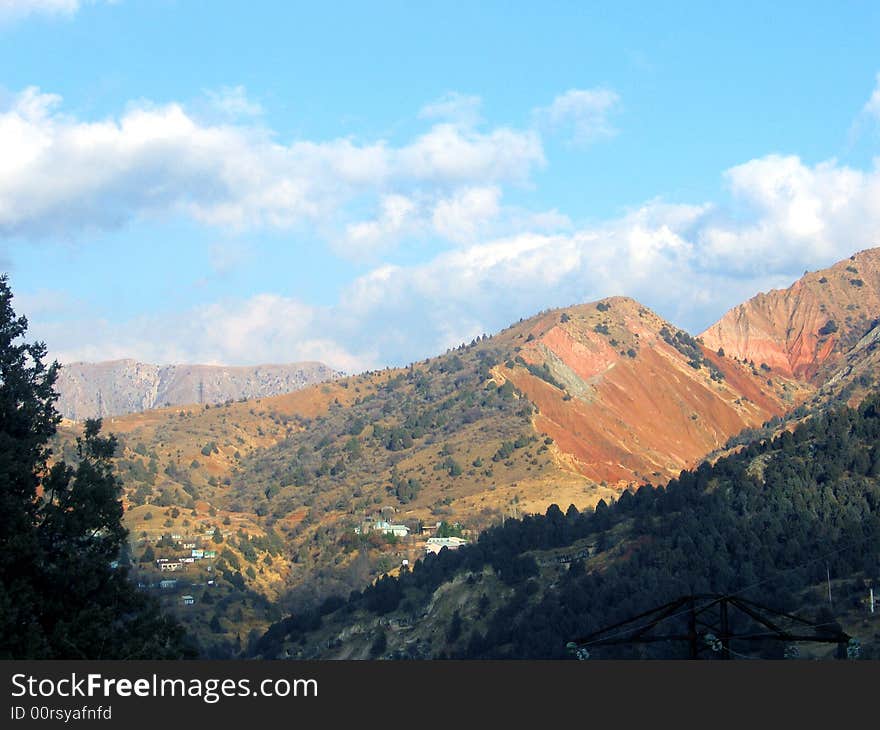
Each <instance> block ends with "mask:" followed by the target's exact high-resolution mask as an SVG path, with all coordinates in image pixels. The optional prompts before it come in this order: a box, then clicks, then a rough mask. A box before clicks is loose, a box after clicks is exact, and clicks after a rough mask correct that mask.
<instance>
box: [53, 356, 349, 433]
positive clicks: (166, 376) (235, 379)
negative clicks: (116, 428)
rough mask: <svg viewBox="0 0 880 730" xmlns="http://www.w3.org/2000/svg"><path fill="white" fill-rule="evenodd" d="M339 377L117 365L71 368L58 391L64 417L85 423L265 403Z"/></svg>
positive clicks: (293, 368)
mask: <svg viewBox="0 0 880 730" xmlns="http://www.w3.org/2000/svg"><path fill="white" fill-rule="evenodd" d="M338 376H339V373H337V372H335V371H334V370H332V369H331V368H329V367H327V366H326V365H323V364H322V363H318V362H301V363H292V364H289V365H257V366H253V367H226V366H217V365H151V364H148V363H142V362H137V361H136V360H113V361H109V362H97V363H87V362H76V363H70V364H69V365H65V366H64V367H63V368H62V369H61V374H60V376H59V378H58V382H57V384H56V390H57V391H58V393H59V396H60V397H59V399H58V410H59V411H60V412H61V415H62V416H64V417H65V418H68V419H71V420H84V419H86V418H95V417H106V416H119V415H122V414H125V413H135V412H138V411H145V410H149V409H151V408H157V407H160V406H177V405H184V404H187V403H222V402H224V401H226V400H239V399H242V398H263V397H266V396H272V395H280V394H282V393H288V392H291V391H294V390H297V389H299V388H303V387H305V386H307V385H311V384H313V383H317V382H321V381H324V380H330V379H332V378H335V377H338Z"/></svg>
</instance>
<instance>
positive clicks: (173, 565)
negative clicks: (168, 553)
mask: <svg viewBox="0 0 880 730" xmlns="http://www.w3.org/2000/svg"><path fill="white" fill-rule="evenodd" d="M182 569H183V563H181V562H180V561H179V560H173V561H172V560H168V561H166V562H164V563H160V564H159V570H161V571H162V572H163V573H173V572H174V571H175V570H182Z"/></svg>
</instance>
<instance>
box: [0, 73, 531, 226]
mask: <svg viewBox="0 0 880 730" xmlns="http://www.w3.org/2000/svg"><path fill="white" fill-rule="evenodd" d="M223 98H224V99H226V101H229V100H230V99H232V102H231V103H232V106H233V107H236V106H240V105H241V104H244V103H245V101H243V99H245V100H246V97H242V98H239V95H238V92H237V91H236V92H235V93H233V94H232V95H231V97H230V96H229V95H227V96H225V97H223ZM60 106H61V99H60V98H59V97H57V96H54V95H51V94H44V93H42V92H40V91H39V90H38V89H35V88H30V89H27V90H25V91H24V92H22V93H21V94H19V95H18V96H17V97H16V98H15V99H14V101H13V103H12V104H11V106H10V107H9V108H8V109H6V110H5V111H2V112H0V160H2V162H0V236H2V235H4V234H6V235H15V234H19V235H24V236H28V235H30V236H33V235H39V234H44V233H51V232H60V233H64V234H66V235H71V234H72V233H75V232H76V231H81V230H84V229H90V228H92V229H94V228H96V229H105V228H112V227H115V226H120V225H124V224H125V223H127V222H128V221H130V220H132V219H134V218H138V217H148V216H164V217H167V216H169V215H172V216H173V215H183V216H189V217H192V218H194V219H196V220H198V221H200V222H202V223H205V224H208V225H213V226H222V227H232V228H235V229H239V230H246V229H253V228H261V227H270V228H278V229H287V228H293V227H295V226H299V225H304V224H314V223H316V222H322V221H326V220H328V219H330V218H331V217H334V218H336V219H339V218H341V219H343V220H344V219H345V218H346V210H347V209H346V206H347V205H348V204H349V203H350V202H351V201H353V200H356V199H359V198H362V197H363V196H368V197H372V198H379V199H381V198H383V197H385V196H388V195H392V194H400V195H405V194H406V193H407V190H409V189H411V188H413V187H422V188H425V189H426V190H428V194H429V195H433V196H438V195H441V194H443V191H444V190H449V189H454V188H455V187H458V186H461V185H497V184H522V183H525V182H526V181H527V180H528V179H529V176H530V174H531V171H532V170H533V169H534V168H536V167H538V166H541V165H543V164H544V155H543V150H542V146H541V141H540V138H539V137H538V135H537V133H535V132H533V131H529V130H525V131H523V130H514V129H509V128H505V127H499V128H494V129H490V130H488V131H486V132H478V131H474V130H472V129H464V128H460V127H458V126H456V125H453V124H448V123H441V124H437V125H435V126H433V127H431V128H430V129H428V130H427V131H426V132H424V133H423V134H421V135H419V136H417V137H416V138H415V139H413V140H412V141H410V142H409V143H407V144H403V145H401V146H397V147H394V146H391V145H389V144H388V143H386V142H385V141H384V140H377V141H373V142H367V143H356V142H354V141H353V140H351V139H344V138H342V139H333V140H329V141H325V142H314V141H309V140H299V141H294V142H292V143H290V144H283V143H280V142H278V141H277V140H276V139H275V138H274V136H273V135H272V134H271V133H270V131H269V130H267V129H265V128H264V127H263V126H261V125H260V124H259V123H254V122H251V123H249V124H240V123H239V124H233V123H226V124H204V123H201V122H200V121H199V120H198V119H197V118H195V117H194V116H193V115H192V114H190V113H188V112H187V110H186V109H185V108H184V107H183V106H181V105H180V104H166V105H161V106H154V105H149V104H145V103H140V104H136V105H132V106H130V108H129V109H128V110H127V111H126V112H125V113H124V114H123V115H122V116H121V117H120V118H119V119H105V120H101V121H81V120H79V119H76V118H74V117H72V116H69V115H65V114H63V113H62V112H61V111H60Z"/></svg>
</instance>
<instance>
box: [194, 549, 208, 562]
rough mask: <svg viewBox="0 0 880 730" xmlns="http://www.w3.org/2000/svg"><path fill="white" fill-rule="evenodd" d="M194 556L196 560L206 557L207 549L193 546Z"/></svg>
mask: <svg viewBox="0 0 880 730" xmlns="http://www.w3.org/2000/svg"><path fill="white" fill-rule="evenodd" d="M192 556H193V557H194V558H195V559H196V560H201V559H202V558H204V557H205V551H204V550H202V549H201V548H193V551H192Z"/></svg>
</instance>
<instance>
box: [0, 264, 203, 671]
mask: <svg viewBox="0 0 880 730" xmlns="http://www.w3.org/2000/svg"><path fill="white" fill-rule="evenodd" d="M27 326H28V323H27V319H26V318H25V317H19V316H16V314H15V312H14V310H13V308H12V292H11V290H10V288H9V285H8V281H7V277H6V276H5V275H4V276H0V658H13V659H25V658H33V659H37V658H39V659H50V658H58V659H124V658H132V659H135V658H138V659H147V658H181V657H185V656H192V655H193V654H194V652H193V650H192V648H190V647H189V645H188V643H187V641H186V636H185V633H184V631H183V629H182V628H181V627H180V626H179V624H177V623H176V622H175V621H173V620H171V619H169V618H167V617H165V616H163V615H162V614H161V612H160V611H159V607H158V604H157V603H155V601H153V600H151V599H150V598H149V597H147V596H145V595H144V594H142V593H140V592H138V591H137V590H136V588H135V587H134V586H133V585H132V583H131V582H130V581H129V580H128V575H127V570H126V569H125V568H121V567H118V564H117V562H116V561H118V560H119V558H120V557H121V555H122V553H123V548H124V546H125V542H126V537H127V531H126V529H125V527H124V526H123V525H122V513H123V510H122V504H121V502H120V499H119V497H120V490H121V484H120V482H119V480H118V479H117V478H116V476H115V475H114V473H113V467H112V461H111V459H112V457H113V453H114V451H115V449H116V439H115V438H114V437H113V436H106V437H104V436H101V435H100V430H101V421H100V420H90V421H86V423H85V429H84V434H83V436H82V437H81V438H79V439H77V463H76V465H73V466H71V465H68V464H67V463H65V462H64V461H60V460H58V461H55V460H53V458H52V452H51V450H50V448H49V441H50V439H51V438H52V436H53V435H54V434H55V430H56V427H57V425H58V423H59V421H60V416H59V414H58V412H57V411H56V409H55V402H56V400H57V398H58V395H57V394H56V393H55V391H54V384H55V380H56V378H57V376H58V371H59V365H58V363H57V362H53V363H52V364H51V365H46V364H45V363H44V359H45V357H46V347H45V345H44V344H43V343H39V342H37V343H27V342H25V341H24V337H25V334H26V333H27Z"/></svg>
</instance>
